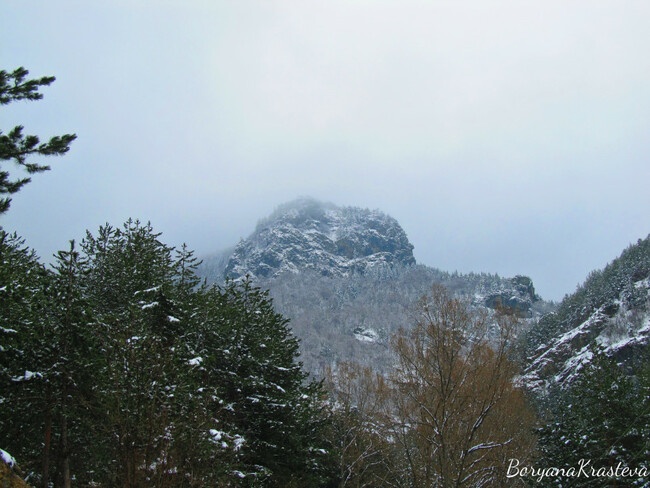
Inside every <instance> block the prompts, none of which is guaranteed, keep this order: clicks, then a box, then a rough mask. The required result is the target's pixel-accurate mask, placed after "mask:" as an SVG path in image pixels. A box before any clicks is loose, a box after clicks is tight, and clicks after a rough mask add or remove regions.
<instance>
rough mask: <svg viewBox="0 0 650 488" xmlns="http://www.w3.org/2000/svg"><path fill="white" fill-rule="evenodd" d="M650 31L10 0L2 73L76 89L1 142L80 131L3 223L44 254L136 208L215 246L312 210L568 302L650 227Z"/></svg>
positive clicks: (411, 6)
mask: <svg viewBox="0 0 650 488" xmlns="http://www.w3.org/2000/svg"><path fill="white" fill-rule="evenodd" d="M649 25H650V2H648V1H647V0H638V1H625V0H616V1H602V0H584V1H572V0H536V1H528V0H502V1H490V0H454V1H451V0H450V1H437V0H429V1H405V0H400V1H397V0H395V1H380V0H374V1H360V0H359V1H351V0H340V1H338V0H328V1H306V0H299V1H286V2H279V1H269V0H267V1H256V2H253V1H247V0H237V1H215V0H209V1H207V0H206V1H181V0H178V1H163V0H155V1H153V0H151V1H143V0H138V1H135V0H133V1H111V2H88V1H82V0H77V1H71V0H57V1H56V2H53V1H51V0H47V1H34V0H31V1H29V2H27V1H17V0H16V1H14V0H7V1H4V2H2V6H1V7H0V60H1V66H0V69H5V70H13V69H14V68H16V67H18V66H25V67H26V68H27V69H29V70H30V74H31V75H33V76H38V77H40V76H44V75H55V76H56V77H57V80H56V82H55V83H54V84H53V85H52V86H50V87H48V88H45V89H44V90H43V92H44V94H45V98H44V100H42V101H39V102H21V103H14V104H12V105H8V106H4V107H2V109H1V111H0V129H1V130H2V131H7V130H9V129H10V128H12V127H13V126H14V125H17V124H23V125H25V128H26V129H25V130H26V132H27V133H33V134H37V135H39V136H41V137H42V138H46V137H50V136H52V135H59V134H63V133H68V132H74V133H76V134H77V135H78V140H77V141H75V142H74V144H73V146H72V149H71V151H70V152H69V154H67V155H66V156H64V157H62V158H57V159H51V158H50V159H49V160H48V159H45V160H39V161H38V162H40V163H49V164H51V166H52V171H50V172H47V173H43V174H39V175H36V176H35V177H34V178H33V182H32V183H31V184H29V185H27V186H26V187H25V188H24V189H23V190H22V191H21V192H20V193H19V194H17V195H16V196H15V198H14V201H13V204H12V208H11V209H10V211H9V213H8V214H6V215H5V216H3V217H2V218H0V224H1V225H3V226H4V227H5V228H6V229H8V230H12V231H13V230H15V231H17V232H18V233H19V234H21V235H22V236H24V237H25V238H26V239H27V242H28V244H30V245H31V246H32V247H34V248H35V249H36V250H37V252H38V253H39V254H40V255H41V256H42V257H43V258H44V259H49V256H50V255H51V254H52V253H53V252H55V251H56V250H57V249H62V248H65V247H66V246H67V241H68V240H69V239H72V238H76V239H79V238H81V237H82V236H83V234H84V231H85V229H91V230H96V229H97V227H98V226H99V225H101V224H103V223H105V222H110V223H112V224H116V225H119V224H121V223H122V222H123V221H124V220H126V219H127V218H128V217H135V218H140V219H142V220H151V222H152V224H153V225H154V227H155V228H156V229H157V230H159V231H162V232H163V240H164V241H165V242H167V243H169V244H171V245H178V244H180V243H182V242H187V243H188V244H189V245H190V246H191V247H193V248H194V249H196V250H197V252H198V253H199V254H207V253H211V252H214V251H217V250H220V249H222V248H224V247H227V246H230V245H233V244H235V243H236V242H237V241H238V240H239V238H241V237H246V236H247V235H248V234H250V232H252V231H253V229H254V227H255V224H256V222H257V220H258V219H260V218H262V217H264V216H266V215H267V214H269V213H270V212H271V211H272V210H273V209H274V208H275V207H276V206H277V205H279V204H281V203H284V202H286V201H288V200H292V199H294V198H296V197H298V196H313V197H315V198H318V199H320V200H324V201H331V202H333V203H335V204H338V205H353V206H360V207H367V208H371V209H375V208H377V209H380V210H383V211H384V212H386V213H388V214H389V215H392V216H393V217H395V218H396V219H397V220H398V221H399V222H400V223H401V224H402V226H403V227H404V229H405V231H406V232H407V234H408V236H409V238H410V240H411V242H412V243H413V245H414V246H415V251H414V253H415V257H416V259H417V260H418V262H420V263H423V264H428V265H431V266H435V267H438V268H441V269H443V270H448V271H454V270H458V271H462V272H469V271H475V272H480V271H485V272H491V273H499V274H500V275H502V276H513V275H515V274H526V275H529V276H530V277H531V278H532V279H533V281H534V283H535V286H536V288H537V291H538V293H540V294H541V295H542V296H543V297H544V298H548V299H556V300H558V299H561V298H562V296H563V295H564V294H565V293H571V292H573V291H574V290H575V287H576V285H577V284H578V283H579V282H582V281H583V280H584V279H585V277H586V275H587V273H588V272H589V271H591V270H593V269H595V268H602V267H603V266H604V265H605V264H606V263H607V262H609V261H611V260H612V259H614V258H615V257H616V256H618V255H619V254H620V253H621V251H622V250H623V249H624V248H625V247H626V246H627V245H628V244H629V243H631V242H636V240H637V239H638V238H643V237H645V236H646V235H648V232H650V191H649V189H650V161H649V159H650V158H649V156H650V55H649V53H650V29H649V28H648V26H649ZM3 168H4V167H3ZM14 174H17V173H14Z"/></svg>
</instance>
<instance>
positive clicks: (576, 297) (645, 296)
mask: <svg viewBox="0 0 650 488" xmlns="http://www.w3.org/2000/svg"><path fill="white" fill-rule="evenodd" d="M649 341H650V236H648V237H646V238H645V239H643V240H641V239H640V240H639V241H638V242H637V243H636V244H634V245H631V246H630V247H628V248H627V249H626V250H625V251H624V252H623V253H622V254H621V255H620V256H619V257H618V258H616V259H615V260H614V261H612V262H611V263H610V264H608V265H607V266H606V267H605V268H604V269H602V270H599V271H594V272H592V273H591V274H590V275H589V277H588V278H587V279H586V281H585V282H584V284H583V285H581V286H580V287H578V289H577V290H576V292H575V293H573V294H571V295H569V296H567V297H565V298H564V300H563V301H562V302H561V303H560V305H559V306H558V309H557V311H555V312H553V313H551V314H548V315H546V316H544V317H543V318H542V319H541V320H540V322H539V324H538V325H537V326H536V327H535V328H534V329H533V330H531V332H530V333H529V336H528V343H527V351H526V352H527V354H526V356H527V363H528V366H527V367H526V369H525V372H524V376H523V381H524V382H525V383H526V384H527V385H528V386H529V387H531V388H533V389H535V390H538V391H541V392H544V391H546V390H547V389H548V388H549V387H551V386H554V385H559V386H566V385H567V384H569V383H570V382H571V381H572V379H573V378H574V377H575V375H576V373H577V372H578V371H580V370H581V369H582V368H583V367H584V366H585V364H586V363H588V362H589V361H590V360H591V358H592V357H593V354H594V351H595V349H597V348H599V349H603V350H604V351H605V352H606V353H607V355H609V356H613V357H614V358H615V359H616V360H617V362H619V363H623V364H624V365H625V366H626V368H628V369H633V368H634V367H635V366H636V364H637V363H638V362H639V361H640V360H641V358H642V355H643V351H645V350H647V346H648V343H649Z"/></svg>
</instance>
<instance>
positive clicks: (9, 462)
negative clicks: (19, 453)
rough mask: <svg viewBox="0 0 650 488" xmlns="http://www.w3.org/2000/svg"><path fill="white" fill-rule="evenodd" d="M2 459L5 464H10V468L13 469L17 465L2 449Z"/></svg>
mask: <svg viewBox="0 0 650 488" xmlns="http://www.w3.org/2000/svg"><path fill="white" fill-rule="evenodd" d="M0 459H2V460H3V461H4V463H5V464H8V465H9V467H11V468H13V467H14V466H15V465H16V460H15V459H14V457H13V456H12V455H11V454H9V453H8V452H7V451H4V450H2V449H0Z"/></svg>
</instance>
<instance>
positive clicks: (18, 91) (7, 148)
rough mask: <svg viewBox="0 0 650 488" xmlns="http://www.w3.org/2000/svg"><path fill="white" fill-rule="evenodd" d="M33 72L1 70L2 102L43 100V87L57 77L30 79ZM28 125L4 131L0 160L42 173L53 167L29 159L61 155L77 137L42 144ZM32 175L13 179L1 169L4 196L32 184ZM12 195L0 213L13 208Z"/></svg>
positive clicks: (0, 206)
mask: <svg viewBox="0 0 650 488" xmlns="http://www.w3.org/2000/svg"><path fill="white" fill-rule="evenodd" d="M28 74H29V71H27V70H26V69H25V68H23V67H20V68H18V69H16V70H14V71H12V72H7V71H4V70H2V71H0V105H7V104H9V103H11V102H16V101H19V100H40V99H41V98H43V95H42V94H41V93H39V91H38V90H39V89H40V87H42V86H48V85H50V84H51V83H52V82H53V81H54V80H55V78H54V76H44V77H42V78H39V79H32V80H29V79H27V75H28ZM23 129H24V127H23V126H22V125H18V126H16V127H14V128H13V129H12V130H10V131H9V133H7V134H4V133H3V132H2V131H0V161H1V162H4V161H13V162H14V163H15V164H16V165H18V166H19V167H22V168H23V169H24V170H25V171H26V172H27V173H28V174H34V173H40V172H43V171H47V170H49V169H50V167H49V166H46V165H41V164H37V163H33V162H30V161H28V157H30V156H32V155H38V156H58V155H62V154H65V153H66V152H68V150H69V149H70V144H71V143H72V141H74V140H75V139H76V138H77V136H76V135H74V134H65V135H62V136H55V137H52V138H51V139H50V140H49V141H48V142H44V143H41V142H40V139H39V138H38V136H34V135H25V134H23ZM30 181H31V179H30V178H29V177H24V178H17V179H11V178H10V173H9V171H6V170H0V195H11V194H14V193H16V192H18V191H19V190H20V189H21V188H22V187H23V186H24V185H26V184H27V183H29V182H30ZM10 204H11V198H9V197H3V198H0V214H3V213H5V212H6V211H7V210H9V206H10Z"/></svg>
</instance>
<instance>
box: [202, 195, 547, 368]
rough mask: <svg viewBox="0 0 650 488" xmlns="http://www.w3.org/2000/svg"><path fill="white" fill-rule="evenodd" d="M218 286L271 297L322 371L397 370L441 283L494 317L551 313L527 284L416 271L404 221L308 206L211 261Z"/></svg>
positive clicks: (261, 227) (308, 362) (207, 269)
mask: <svg viewBox="0 0 650 488" xmlns="http://www.w3.org/2000/svg"><path fill="white" fill-rule="evenodd" d="M200 271H201V273H202V275H203V276H204V277H205V278H207V279H208V280H209V281H212V282H217V283H219V282H222V281H223V280H224V279H225V277H226V276H228V277H229V278H232V279H237V280H241V279H243V278H244V277H246V276H248V277H249V278H250V279H252V280H253V281H254V282H255V283H256V284H257V285H259V286H261V287H263V288H266V289H268V290H269V292H270V295H271V296H272V297H273V299H274V304H275V307H276V309H277V310H278V311H279V312H280V313H282V314H283V315H285V316H286V317H288V318H290V319H291V327H292V330H293V332H294V333H295V334H296V335H297V336H298V337H299V338H300V339H301V360H302V361H303V362H304V364H305V366H306V368H307V369H308V370H309V371H311V372H313V373H318V372H320V371H322V370H323V368H325V367H327V366H331V365H335V364H337V363H338V362H340V361H347V360H352V359H354V360H356V361H359V362H361V363H362V364H368V365H372V366H373V367H374V368H377V369H379V370H386V369H389V368H390V367H391V365H392V361H393V359H392V358H391V356H390V353H389V347H388V346H389V342H390V339H391V336H392V335H393V334H394V333H395V332H397V331H398V330H399V328H409V327H410V326H412V324H413V323H414V317H413V311H414V308H415V307H416V305H417V302H418V300H419V299H420V298H421V297H422V296H423V295H426V294H428V293H430V291H431V288H432V286H433V285H434V284H441V285H443V286H445V287H447V288H448V289H449V290H451V291H452V292H453V293H455V294H456V295H458V296H461V297H463V298H464V299H466V300H468V301H469V302H471V303H472V305H473V306H474V307H478V308H481V309H484V310H487V311H488V312H490V313H492V311H493V310H494V309H495V308H497V307H505V308H507V309H510V310H511V311H513V312H514V313H517V314H518V315H519V316H520V317H522V318H523V319H524V320H525V321H526V322H527V323H528V322H530V321H531V320H533V319H534V318H538V317H540V316H541V315H542V314H543V313H545V312H546V311H548V310H551V309H552V308H553V305H552V304H551V303H548V302H545V301H544V300H542V299H541V298H540V297H539V296H538V295H537V294H536V293H535V288H534V285H533V282H532V280H531V279H530V278H528V277H526V276H515V277H513V278H502V277H500V276H498V275H495V274H487V273H480V274H477V273H469V274H460V273H448V272H445V271H441V270H438V269H436V268H432V267H429V266H424V265H420V264H416V262H415V259H414V257H413V245H412V244H411V243H410V242H409V240H408V237H407V236H406V233H405V232H404V230H403V229H402V228H401V226H400V225H399V223H398V222H397V221H396V220H395V219H393V218H392V217H390V216H388V215H386V214H384V213H383V212H381V211H378V210H367V209H360V208H355V207H338V206H336V205H334V204H331V203H322V202H319V201H317V200H314V199H311V198H300V199H298V200H295V201H293V202H289V203H287V204H285V205H282V206H280V207H279V208H278V209H276V210H275V211H274V212H273V213H272V214H271V215H270V216H269V217H267V218H264V219H262V220H260V222H259V223H258V225H257V227H256V229H255V230H254V232H253V233H252V234H251V235H250V236H249V237H248V238H246V239H243V240H241V241H240V242H239V243H238V244H237V245H236V246H235V247H233V248H230V249H228V250H225V251H223V252H221V253H216V254H214V255H211V256H208V257H206V258H205V259H204V262H203V264H202V267H201V269H200Z"/></svg>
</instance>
